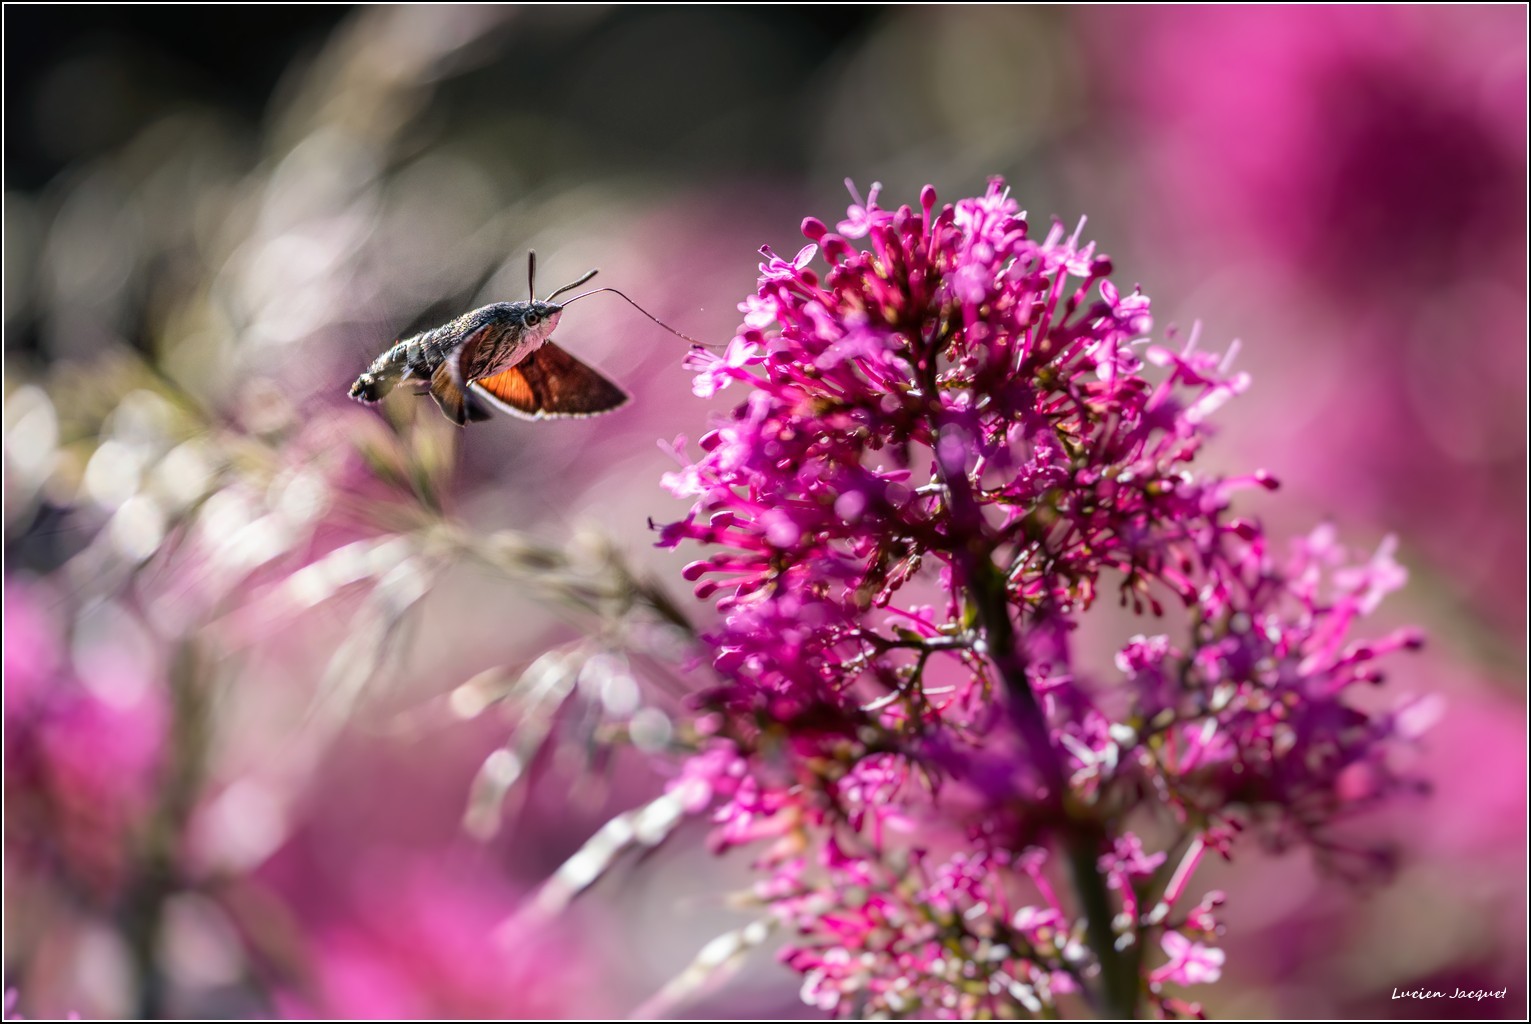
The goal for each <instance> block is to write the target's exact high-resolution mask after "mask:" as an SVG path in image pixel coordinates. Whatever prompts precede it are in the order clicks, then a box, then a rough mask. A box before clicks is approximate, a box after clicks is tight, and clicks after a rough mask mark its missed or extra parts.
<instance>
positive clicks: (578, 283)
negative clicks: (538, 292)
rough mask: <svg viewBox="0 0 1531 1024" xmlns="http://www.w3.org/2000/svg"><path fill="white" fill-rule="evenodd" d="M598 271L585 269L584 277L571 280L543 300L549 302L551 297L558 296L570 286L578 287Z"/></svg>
mask: <svg viewBox="0 0 1531 1024" xmlns="http://www.w3.org/2000/svg"><path fill="white" fill-rule="evenodd" d="M599 273H600V271H599V270H589V271H586V272H585V276H584V277H582V278H580V279H579V280H578V281H572V282H570V283H569V284H566V285H564V286H563V287H562V288H560V289H558V290H557V291H556V292H554V293H553V294H552V295H549V296H548V297H547V298H546V299H544V300H543V301H544V302H551V301H552V300H553V299H556V298H558V296H560V295H562V294H563V293H564V292H566V291H568V290H569V289H570V288H578V287H579V286H580V285H582V284H584V283H585V282H586V281H588V280H590V279H591V278H592V277H594V276H595V275H596V274H599Z"/></svg>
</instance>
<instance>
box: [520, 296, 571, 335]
mask: <svg viewBox="0 0 1531 1024" xmlns="http://www.w3.org/2000/svg"><path fill="white" fill-rule="evenodd" d="M517 305H519V306H522V307H524V308H523V309H522V312H521V325H522V326H523V327H524V328H526V330H527V332H528V333H531V334H537V335H539V336H541V337H544V338H546V337H547V336H548V335H549V334H552V333H553V328H555V327H557V326H558V318H559V317H561V316H563V306H562V305H560V304H559V303H557V302H542V301H537V302H521V303H517Z"/></svg>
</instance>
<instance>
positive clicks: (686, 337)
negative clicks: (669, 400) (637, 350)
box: [555, 270, 727, 348]
mask: <svg viewBox="0 0 1531 1024" xmlns="http://www.w3.org/2000/svg"><path fill="white" fill-rule="evenodd" d="M594 274H595V271H593V270H592V271H591V272H590V273H589V274H586V275H585V276H584V277H583V278H581V279H580V281H578V282H577V284H583V283H584V282H585V281H588V280H590V278H591V277H592V276H593V275H594ZM569 287H570V288H573V287H575V285H572V284H571V285H569ZM563 290H564V289H562V288H560V289H559V291H563ZM598 292H611V293H612V294H613V295H615V296H617V297H618V298H620V299H622V300H623V301H624V302H626V303H627V304H628V305H629V306H632V307H633V308H634V309H636V310H637V311H638V312H640V313H642V314H643V315H644V316H646V317H648V318H649V319H650V320H652V321H654V322H655V323H656V324H658V325H659V326H660V327H663V328H664V329H665V330H667V331H669V332H670V333H671V334H673V335H675V336H676V337H677V338H679V339H681V340H682V341H689V342H691V344H693V345H696V346H698V347H699V348H726V347H727V346H725V345H709V344H708V343H707V342H705V341H697V340H696V339H695V338H693V337H692V336H691V335H689V334H682V333H681V332H680V331H677V330H676V329H675V328H673V327H671V326H670V325H669V324H667V323H665V322H664V321H663V320H661V319H659V318H658V317H657V316H655V315H654V314H653V313H650V312H649V311H648V310H646V309H644V308H643V307H642V306H640V305H638V304H637V303H636V302H634V301H633V300H632V299H629V298H628V297H627V296H626V295H623V294H622V293H621V292H619V291H617V290H616V289H615V288H592V289H590V290H589V291H588V292H580V293H579V294H578V295H576V296H574V298H572V299H570V300H569V301H568V302H565V303H564V305H565V306H568V305H569V304H570V303H573V302H578V301H579V300H580V299H583V298H584V297H585V296H587V295H595V294H596V293H598ZM555 294H556V293H555Z"/></svg>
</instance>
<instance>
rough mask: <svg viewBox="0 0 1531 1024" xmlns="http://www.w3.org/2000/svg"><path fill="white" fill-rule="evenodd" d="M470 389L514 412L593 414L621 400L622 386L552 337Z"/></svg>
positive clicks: (528, 414)
mask: <svg viewBox="0 0 1531 1024" xmlns="http://www.w3.org/2000/svg"><path fill="white" fill-rule="evenodd" d="M470 386H471V387H472V389H473V390H474V391H475V392H477V393H478V394H480V395H483V396H484V397H485V398H487V399H489V400H490V401H491V402H493V403H494V404H495V405H497V406H499V407H500V408H501V409H503V410H505V411H506V412H508V413H510V414H512V415H514V416H522V417H525V418H526V419H534V420H540V419H547V418H550V417H555V416H594V415H596V414H597V413H603V412H610V411H611V410H612V409H616V408H618V407H620V406H622V405H626V404H627V400H628V395H627V392H625V391H623V390H622V389H621V388H619V387H617V386H616V385H615V384H613V383H612V382H611V381H609V380H607V379H606V378H605V377H603V376H602V375H601V374H600V373H599V372H597V371H596V370H594V369H592V368H591V367H589V366H586V365H585V364H584V363H582V362H580V361H579V360H578V359H575V358H574V357H573V356H571V355H570V354H569V353H567V352H565V351H564V350H563V349H561V348H559V347H558V346H557V345H555V344H553V342H551V341H548V342H544V343H543V345H542V347H541V348H539V349H537V350H536V351H535V352H533V353H532V354H531V355H529V356H527V357H526V358H525V359H523V360H521V362H519V363H517V364H516V365H515V366H512V367H511V368H510V369H508V370H502V371H501V372H499V373H496V374H494V375H493V376H490V377H481V378H479V379H478V380H476V381H474V382H473V383H472V385H470Z"/></svg>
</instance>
